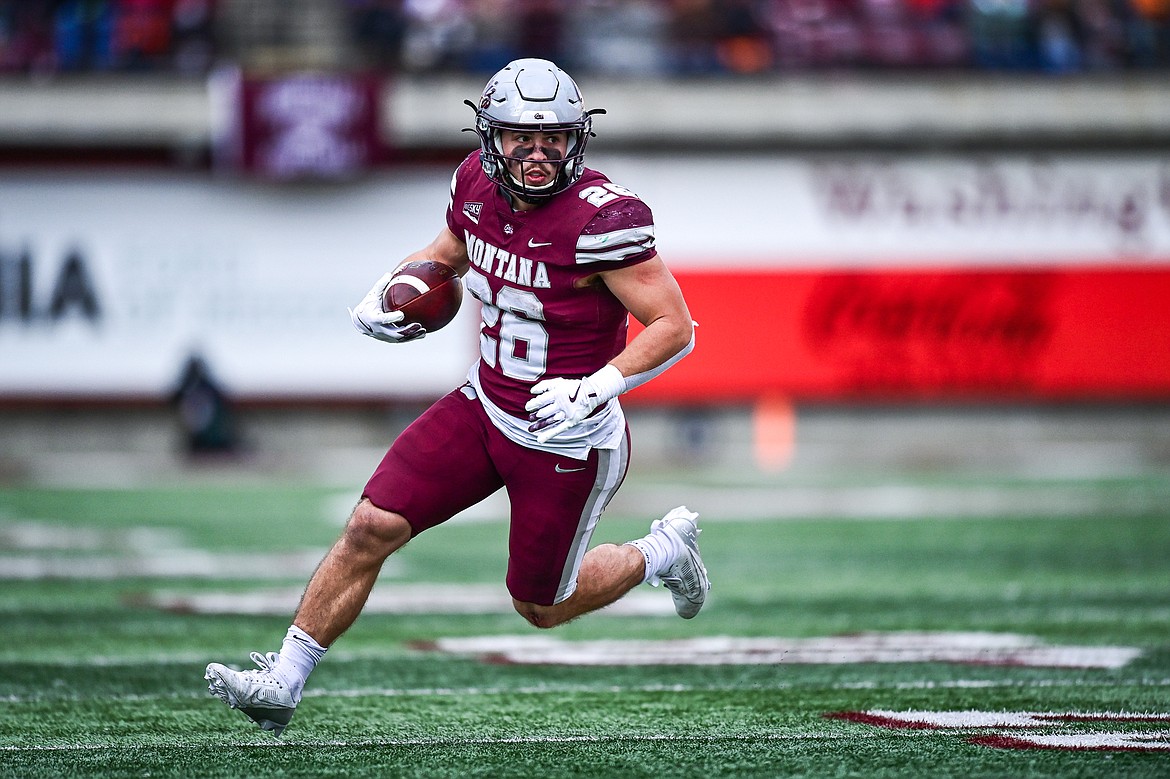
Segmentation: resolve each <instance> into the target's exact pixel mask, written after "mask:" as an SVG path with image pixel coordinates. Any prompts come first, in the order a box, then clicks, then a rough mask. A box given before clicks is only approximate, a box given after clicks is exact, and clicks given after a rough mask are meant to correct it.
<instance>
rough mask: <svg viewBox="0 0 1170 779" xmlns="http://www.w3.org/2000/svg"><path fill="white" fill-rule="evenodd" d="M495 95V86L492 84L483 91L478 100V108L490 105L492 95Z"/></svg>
mask: <svg viewBox="0 0 1170 779" xmlns="http://www.w3.org/2000/svg"><path fill="white" fill-rule="evenodd" d="M495 93H496V85H495V84H492V85H490V86H489V87H488V88H487V89H485V90H484V91H483V97H482V98H480V101H479V107H480V108H487V107H488V106H490V105H491V104H492V95H494V94H495Z"/></svg>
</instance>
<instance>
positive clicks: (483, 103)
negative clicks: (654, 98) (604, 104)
mask: <svg viewBox="0 0 1170 779" xmlns="http://www.w3.org/2000/svg"><path fill="white" fill-rule="evenodd" d="M466 102H467V104H468V105H470V106H471V107H472V108H473V109H475V133H476V134H477V135H478V136H479V141H480V148H481V149H482V152H483V153H482V154H481V155H480V161H481V163H482V164H483V172H484V173H485V174H487V177H488V178H489V179H491V180H492V181H494V182H496V183H497V184H499V185H500V186H501V187H503V188H504V189H505V190H507V191H508V192H511V193H512V194H514V195H516V196H517V197H519V198H521V199H523V200H525V201H527V202H530V203H539V202H540V201H542V200H544V199H546V198H548V197H551V196H552V195H555V194H557V193H558V192H563V191H564V190H566V189H568V188H569V187H570V186H572V185H573V182H575V181H576V180H577V179H579V178H581V174H582V172H584V170H585V162H584V157H585V145H586V144H587V143H588V141H589V138H590V137H591V136H592V135H593V133H592V128H593V118H592V115H593V114H598V113H605V111H604V110H602V109H594V110H592V111H586V110H585V100H584V98H582V96H581V90H579V89H578V88H577V84H576V83H575V82H574V81H573V79H572V78H570V77H569V74H568V73H566V72H565V71H563V70H561V69H560V68H558V67H557V66H556V65H555V64H554V63H552V62H549V61H548V60H542V59H534V58H528V59H518V60H513V61H512V62H509V63H508V64H507V65H505V66H504V68H503V69H502V70H500V72H498V73H496V74H495V75H494V76H492V77H491V78H490V79H489V80H488V83H487V86H485V87H484V89H483V95H482V96H481V97H480V101H479V105H478V106H477V105H475V104H474V103H472V102H471V101H470V100H468V101H466ZM503 130H529V131H535V132H554V131H555V132H563V133H565V134H566V135H567V136H568V141H569V144H568V150H567V152H566V154H565V158H564V160H562V161H560V163H559V168H558V170H557V174H556V175H555V176H554V177H553V178H552V179H550V180H549V182H548V183H547V184H543V185H541V186H539V187H533V186H529V185H526V184H525V183H524V181H522V180H517V179H516V178H515V177H513V176H512V174H511V173H510V172H509V171H508V162H509V159H508V158H506V157H505V156H504V153H503V151H502V149H501V147H500V133H501V131H503ZM513 159H515V160H516V161H521V160H519V158H513Z"/></svg>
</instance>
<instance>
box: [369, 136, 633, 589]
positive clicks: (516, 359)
mask: <svg viewBox="0 0 1170 779" xmlns="http://www.w3.org/2000/svg"><path fill="white" fill-rule="evenodd" d="M447 226H448V227H449V228H450V230H451V232H452V233H454V234H455V235H456V236H458V237H459V238H461V239H463V240H464V241H465V242H466V245H467V253H468V256H469V257H470V260H471V264H470V267H469V269H468V271H467V273H466V274H465V275H464V277H463V283H464V285H465V287H466V289H467V291H468V292H470V293H471V294H472V295H474V296H475V297H476V298H478V299H479V301H480V302H481V303H482V310H483V324H482V327H481V329H480V359H479V360H478V361H477V362H476V364H475V365H473V366H472V368H471V371H470V374H469V376H468V384H466V385H464V386H463V387H461V388H459V389H457V390H454V391H452V392H451V393H449V394H448V395H446V396H444V397H443V398H441V399H440V400H439V401H437V402H436V403H435V404H434V405H433V406H431V407H430V408H429V409H428V410H427V411H426V412H425V413H424V414H423V415H422V416H420V417H419V418H418V419H417V420H415V422H414V423H413V424H411V425H410V426H409V427H408V428H407V429H406V430H405V431H403V433H402V434H401V435H400V436H399V437H398V439H397V440H396V441H395V442H394V444H393V446H391V447H390V451H388V452H387V453H386V456H385V457H384V458H383V460H382V462H381V463H380V464H379V466H378V468H377V470H375V472H374V474H373V475H372V476H371V477H370V480H369V482H368V483H367V484H366V488H365V491H364V493H363V494H364V496H365V497H367V498H369V499H370V501H371V502H373V504H374V505H376V506H379V507H380V508H383V509H386V510H388V511H394V512H397V513H399V514H401V515H402V516H403V517H405V518H406V520H407V521H408V522H409V523H410V525H411V528H412V529H413V531H414V534H415V535H417V534H419V533H421V532H423V531H424V530H426V529H428V528H431V527H434V526H436V525H438V524H440V523H442V522H445V521H447V520H448V519H450V518H451V517H452V516H454V515H455V514H457V513H458V512H459V511H462V510H463V509H465V508H468V507H470V506H472V505H474V504H476V503H478V502H479V501H481V500H483V499H484V498H486V497H487V496H488V495H491V494H492V493H494V492H496V491H497V490H499V489H500V488H506V489H507V491H508V499H509V503H510V505H511V524H510V529H509V536H508V539H509V541H508V591H509V592H510V593H511V594H512V597H514V598H516V599H517V600H520V601H525V602H531V603H541V604H546V605H547V604H553V603H559V602H560V601H562V600H564V599H565V598H568V597H569V596H570V595H572V594H573V592H574V591H575V590H576V587H577V572H578V570H579V569H580V565H581V560H582V558H583V557H584V556H585V552H586V550H587V549H588V546H589V541H590V538H591V537H592V535H593V530H594V528H595V527H596V525H597V522H598V520H599V519H600V517H601V512H602V510H603V509H604V508H605V506H606V504H607V503H608V502H609V500H610V498H612V497H613V495H614V493H615V492H617V490H618V488H619V487H620V486H621V483H622V480H623V479H624V478H625V474H626V469H627V467H628V465H629V437H628V434H627V431H626V425H625V417H624V416H623V414H622V410H621V406H620V405H619V404H618V402H617V400H616V399H614V400H611V401H610V402H609V403H607V404H606V405H604V406H602V407H600V408H598V409H597V410H596V411H595V412H594V413H593V415H592V416H590V417H589V418H587V419H585V420H583V421H582V422H581V423H580V424H578V425H577V426H575V427H573V428H570V429H568V430H566V431H564V432H563V433H561V434H560V435H558V436H556V437H555V438H554V439H552V440H550V441H549V442H548V443H547V444H543V445H542V444H538V443H537V441H536V436H535V434H533V433H529V432H528V426H529V425H530V424H531V422H530V421H529V419H528V412H527V411H526V410H525V409H524V405H525V404H526V403H527V402H528V401H529V400H530V399H531V397H532V394H531V391H530V390H531V388H532V386H533V385H534V384H536V383H537V382H538V381H541V380H542V379H546V378H554V377H558V376H560V377H565V378H581V377H584V376H588V375H589V374H591V373H593V372H595V371H597V370H599V369H600V368H602V367H603V366H605V364H606V363H607V362H609V361H610V360H611V359H613V357H614V356H616V355H617V354H618V353H619V352H620V351H622V349H623V348H625V344H626V329H627V326H626V321H627V312H626V309H625V307H624V306H623V305H622V304H621V302H620V301H618V299H617V298H616V297H614V295H613V294H612V293H611V292H610V291H609V289H608V288H607V287H606V286H605V285H604V284H601V283H592V284H587V285H583V286H582V285H580V284H579V282H581V281H582V280H584V279H586V278H587V277H589V276H591V275H593V274H595V273H598V272H600V271H605V270H610V269H614V268H622V267H626V266H630V265H634V264H637V263H639V262H644V261H645V260H648V259H650V258H652V257H654V256H655V250H654V222H653V217H652V215H651V213H650V209H649V208H648V207H647V206H646V205H645V204H644V203H643V202H642V201H641V200H639V199H638V197H637V196H636V195H634V194H633V193H632V192H630V191H629V190H626V189H624V188H622V187H620V186H617V185H616V184H613V183H611V182H610V181H609V179H607V178H606V177H605V176H603V175H602V174H600V173H598V172H596V171H593V170H589V169H586V170H585V172H584V173H583V175H582V176H581V178H580V180H578V181H577V182H576V183H575V184H574V185H572V186H571V187H570V188H568V189H567V190H565V191H563V192H560V193H558V194H557V195H555V196H553V197H551V198H550V199H549V200H548V201H546V202H544V203H543V204H541V205H540V206H539V207H538V208H535V209H532V210H531V211H514V210H513V209H512V206H511V203H510V201H509V199H508V198H507V197H506V196H505V195H504V194H502V193H501V191H500V189H499V187H498V186H497V185H496V184H494V183H492V182H491V181H490V180H489V179H488V178H487V177H486V176H485V175H484V173H483V170H482V167H481V165H480V161H479V152H475V153H473V154H471V155H470V156H469V157H467V159H465V160H464V161H463V163H462V164H461V165H460V166H459V168H458V169H457V170H456V172H455V176H454V178H453V179H452V185H451V203H450V206H449V208H448V210H447Z"/></svg>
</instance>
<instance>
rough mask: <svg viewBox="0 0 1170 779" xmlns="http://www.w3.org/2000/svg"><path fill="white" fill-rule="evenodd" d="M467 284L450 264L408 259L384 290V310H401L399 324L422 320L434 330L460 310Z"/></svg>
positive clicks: (441, 326)
mask: <svg viewBox="0 0 1170 779" xmlns="http://www.w3.org/2000/svg"><path fill="white" fill-rule="evenodd" d="M462 302H463V284H462V283H461V282H460V281H459V276H458V274H456V273H455V271H454V270H453V269H452V268H451V266H450V265H444V264H443V263H441V262H434V261H433V260H419V261H417V262H408V263H406V264H405V265H403V266H402V267H401V268H399V269H398V270H397V271H395V272H394V276H393V277H392V278H391V279H390V283H389V284H387V285H386V291H385V292H383V293H382V310H383V311H386V312H390V311H401V312H402V313H403V314H404V315H405V316H404V318H403V320H402V322H400V323H399V324H403V325H408V324H411V323H412V322H418V323H419V324H420V325H422V326H423V327H425V328H426V330H427V332H428V333H433V332H434V331H436V330H440V329H442V328H443V327H445V326H446V325H447V324H448V323H449V322H450V321H451V320H452V319H454V318H455V315H456V314H457V313H459V305H460V304H461V303H462Z"/></svg>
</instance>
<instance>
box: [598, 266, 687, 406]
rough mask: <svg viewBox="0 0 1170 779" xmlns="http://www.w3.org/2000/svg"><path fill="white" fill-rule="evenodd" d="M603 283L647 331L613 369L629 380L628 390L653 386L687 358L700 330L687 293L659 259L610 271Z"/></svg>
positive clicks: (627, 383)
mask: <svg viewBox="0 0 1170 779" xmlns="http://www.w3.org/2000/svg"><path fill="white" fill-rule="evenodd" d="M600 276H601V281H602V282H603V283H604V284H605V286H606V287H608V288H609V291H610V292H612V293H613V294H614V296H615V297H617V299H618V300H620V301H621V303H622V305H623V306H625V307H626V310H627V311H629V312H630V314H631V315H632V316H633V317H634V319H637V320H638V322H640V323H641V324H642V325H643V327H645V329H644V330H643V331H642V332H640V333H638V335H637V336H636V337H634V339H633V340H632V341H630V343H629V344H627V345H626V348H625V349H624V350H622V352H621V353H620V354H618V356H617V357H614V358H613V359H612V360H610V365H612V366H614V367H615V368H617V369H618V370H619V371H621V373H622V376H623V377H625V380H626V387H625V389H632V388H633V387H634V386H637V385H638V384H642V383H644V382H645V381H649V380H650V379H651V378H653V377H654V376H657V375H658V374H659V373H661V372H662V370H665V368H666V367H669V366H670V365H673V364H674V363H675V362H677V361H678V360H680V359H682V358H683V357H684V356H686V354H687V353H689V352H690V350H691V348H692V346H693V345H694V338H695V327H694V322H693V321H692V320H691V312H690V310H689V309H688V308H687V303H686V300H684V299H683V294H682V290H681V289H680V288H679V286H678V282H677V281H676V280H675V278H674V275H673V274H672V273H671V272H670V269H669V268H667V267H666V263H664V262H663V261H662V258H661V257H660V256H658V255H655V256H654V257H652V258H650V259H649V260H646V261H645V262H640V263H638V264H636V265H629V266H626V267H624V268H618V269H615V270H610V271H604V272H603V273H601V274H600Z"/></svg>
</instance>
